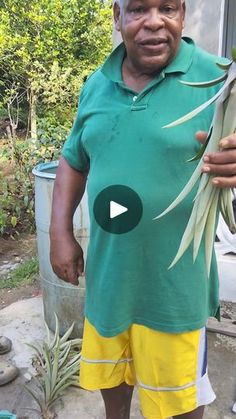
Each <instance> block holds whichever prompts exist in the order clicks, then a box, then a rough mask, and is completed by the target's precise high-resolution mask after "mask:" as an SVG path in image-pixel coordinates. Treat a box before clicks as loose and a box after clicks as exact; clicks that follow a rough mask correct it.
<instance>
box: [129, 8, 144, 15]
mask: <svg viewBox="0 0 236 419" xmlns="http://www.w3.org/2000/svg"><path fill="white" fill-rule="evenodd" d="M130 11H131V13H133V14H137V15H138V14H142V13H144V11H145V10H144V7H141V6H140V7H134V8H132V9H131V10H130Z"/></svg>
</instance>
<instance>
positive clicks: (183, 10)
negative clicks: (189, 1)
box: [182, 1, 186, 28]
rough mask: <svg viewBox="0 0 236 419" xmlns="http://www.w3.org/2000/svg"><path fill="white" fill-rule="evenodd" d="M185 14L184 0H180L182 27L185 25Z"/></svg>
mask: <svg viewBox="0 0 236 419" xmlns="http://www.w3.org/2000/svg"><path fill="white" fill-rule="evenodd" d="M185 14H186V5H185V1H182V28H184V26H185Z"/></svg>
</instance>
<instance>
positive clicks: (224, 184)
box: [212, 176, 236, 188]
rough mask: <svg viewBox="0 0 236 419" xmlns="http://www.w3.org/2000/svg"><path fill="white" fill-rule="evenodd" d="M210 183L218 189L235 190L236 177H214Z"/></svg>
mask: <svg viewBox="0 0 236 419" xmlns="http://www.w3.org/2000/svg"><path fill="white" fill-rule="evenodd" d="M212 183H213V184H214V185H215V186H218V187H219V188H236V176H229V177H219V176H217V177H214V178H213V179H212Z"/></svg>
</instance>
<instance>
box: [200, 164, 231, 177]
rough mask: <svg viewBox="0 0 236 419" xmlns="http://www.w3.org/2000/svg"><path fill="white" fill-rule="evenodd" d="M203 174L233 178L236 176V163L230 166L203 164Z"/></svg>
mask: <svg viewBox="0 0 236 419" xmlns="http://www.w3.org/2000/svg"><path fill="white" fill-rule="evenodd" d="M202 172H203V173H209V174H210V173H212V174H213V175H214V174H215V175H222V176H234V175H235V174H236V163H231V164H204V166H203V167H202Z"/></svg>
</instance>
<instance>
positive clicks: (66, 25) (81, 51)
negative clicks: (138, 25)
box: [0, 0, 112, 235]
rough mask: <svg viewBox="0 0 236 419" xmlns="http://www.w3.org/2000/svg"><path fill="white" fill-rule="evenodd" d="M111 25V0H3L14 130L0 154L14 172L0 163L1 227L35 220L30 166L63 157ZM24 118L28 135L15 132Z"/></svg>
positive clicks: (11, 229)
mask: <svg viewBox="0 0 236 419" xmlns="http://www.w3.org/2000/svg"><path fill="white" fill-rule="evenodd" d="M111 33H112V19H111V2H110V1H106V0H104V1H100V0H91V1H89V2H88V1H87V0H79V1H78V0H70V1H68V0H35V1H34V2H28V1H25V0H17V1H16V0H0V117H6V116H7V117H9V118H10V122H11V128H10V133H11V135H12V138H9V141H8V144H7V147H5V148H4V150H3V152H1V154H2V155H1V156H0V159H1V161H3V162H5V163H6V164H7V165H9V164H10V163H11V167H12V171H11V173H10V176H7V177H6V176H5V173H4V171H3V170H2V172H1V171H0V181H1V185H0V234H8V235H14V234H16V233H17V232H19V231H22V230H30V229H32V228H34V221H33V220H34V203H33V201H34V193H33V189H34V179H33V177H32V175H31V170H32V168H33V166H35V165H36V164H37V163H39V162H45V161H50V160H56V159H57V158H58V155H59V150H60V149H61V146H62V143H63V142H64V140H65V138H66V136H67V133H68V131H69V129H70V127H71V124H72V120H73V117H74V114H75V110H76V106H77V102H78V92H79V90H80V88H81V86H82V84H83V80H84V78H85V77H86V76H87V75H88V74H89V73H91V72H92V71H93V70H94V69H95V68H96V67H97V66H98V65H100V64H101V63H102V61H103V60H104V58H105V57H106V55H107V54H108V53H109V52H110V50H111V47H112V45H111ZM19 120H21V121H23V123H24V124H25V127H26V129H25V131H24V134H25V137H26V138H27V140H26V142H20V141H18V140H17V138H16V134H17V131H16V128H17V125H18V122H19ZM8 136H9V132H8ZM5 137H6V134H5V135H4V138H5ZM30 138H31V139H33V141H30ZM36 140H37V141H36Z"/></svg>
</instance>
